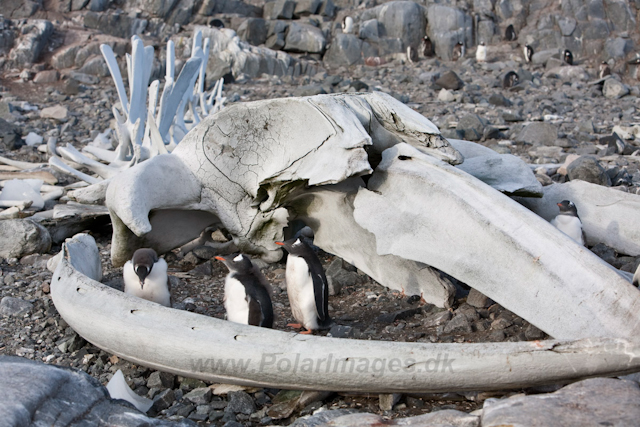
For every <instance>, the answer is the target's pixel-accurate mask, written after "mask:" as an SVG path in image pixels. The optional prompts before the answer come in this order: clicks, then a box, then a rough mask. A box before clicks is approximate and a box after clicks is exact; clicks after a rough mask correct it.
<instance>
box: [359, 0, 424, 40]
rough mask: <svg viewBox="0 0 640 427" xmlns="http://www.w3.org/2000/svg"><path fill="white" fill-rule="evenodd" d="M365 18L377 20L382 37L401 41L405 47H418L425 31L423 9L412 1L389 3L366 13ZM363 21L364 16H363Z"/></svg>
mask: <svg viewBox="0 0 640 427" xmlns="http://www.w3.org/2000/svg"><path fill="white" fill-rule="evenodd" d="M366 17H367V18H368V17H373V18H377V19H378V21H379V23H380V26H381V27H382V28H383V29H384V34H383V35H384V36H385V37H389V38H396V39H399V40H402V44H403V48H404V47H406V46H413V47H418V46H420V44H421V43H422V37H423V36H424V34H425V30H426V20H425V16H424V9H423V7H422V6H420V5H419V4H417V3H415V2H412V1H391V2H388V3H384V4H382V5H380V6H377V7H375V8H373V9H371V10H369V11H367V14H366ZM363 20H365V16H363Z"/></svg>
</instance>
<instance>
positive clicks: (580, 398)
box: [482, 378, 640, 427]
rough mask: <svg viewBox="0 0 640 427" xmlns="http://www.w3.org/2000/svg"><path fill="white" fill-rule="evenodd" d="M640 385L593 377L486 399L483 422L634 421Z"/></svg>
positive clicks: (491, 425)
mask: <svg viewBox="0 0 640 427" xmlns="http://www.w3.org/2000/svg"><path fill="white" fill-rule="evenodd" d="M638 401H640V388H639V387H638V384H637V383H634V382H632V381H624V380H617V379H613V378H592V379H588V380H584V381H580V382H577V383H574V384H570V385H568V386H566V387H564V388H562V389H560V390H558V391H556V392H554V393H545V394H538V395H529V396H524V395H517V396H513V397H510V398H508V399H487V400H485V403H484V407H483V410H482V426H483V427H497V426H505V425H514V426H515V425H526V426H532V427H533V426H549V425H558V424H562V425H566V426H568V425H572V426H580V425H608V426H631V425H637V422H638V417H640V405H638V404H637V402H638Z"/></svg>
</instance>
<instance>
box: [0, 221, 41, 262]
mask: <svg viewBox="0 0 640 427" xmlns="http://www.w3.org/2000/svg"><path fill="white" fill-rule="evenodd" d="M49 249H51V236H50V235H49V232H48V231H47V229H46V228H44V227H43V226H42V225H40V224H38V223H36V222H34V221H31V220H29V219H6V220H3V221H0V257H3V258H13V257H16V258H20V257H23V256H25V255H29V254H34V253H44V252H48V251H49Z"/></svg>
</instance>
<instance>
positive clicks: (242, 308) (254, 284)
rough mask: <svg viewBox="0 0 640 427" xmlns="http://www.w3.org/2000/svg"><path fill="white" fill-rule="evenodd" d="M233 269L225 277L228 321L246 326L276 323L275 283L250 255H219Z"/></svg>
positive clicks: (225, 303)
mask: <svg viewBox="0 0 640 427" xmlns="http://www.w3.org/2000/svg"><path fill="white" fill-rule="evenodd" d="M215 258H216V259H217V260H219V261H222V262H223V263H224V265H226V266H227V268H228V269H229V274H227V277H226V278H225V279H224V308H225V309H226V310H227V320H229V321H231V322H236V323H242V324H244V325H253V326H262V327H263V328H271V327H272V326H273V305H272V304H271V292H272V290H271V285H269V283H268V282H267V279H265V277H264V276H263V275H262V273H261V272H260V270H259V269H258V268H257V267H256V266H254V265H253V263H252V262H251V258H249V257H248V256H246V255H242V254H240V255H236V256H234V255H230V256H226V257H221V256H217V257H215Z"/></svg>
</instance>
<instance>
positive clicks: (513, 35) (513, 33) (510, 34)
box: [504, 25, 518, 42]
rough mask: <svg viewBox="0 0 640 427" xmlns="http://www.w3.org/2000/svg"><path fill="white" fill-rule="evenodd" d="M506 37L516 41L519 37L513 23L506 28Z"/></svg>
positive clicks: (508, 39)
mask: <svg viewBox="0 0 640 427" xmlns="http://www.w3.org/2000/svg"><path fill="white" fill-rule="evenodd" d="M504 38H505V40H507V41H510V42H512V41H514V40H515V39H517V38H518V36H517V35H516V30H515V29H514V28H513V25H509V26H508V27H507V29H506V30H504Z"/></svg>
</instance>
